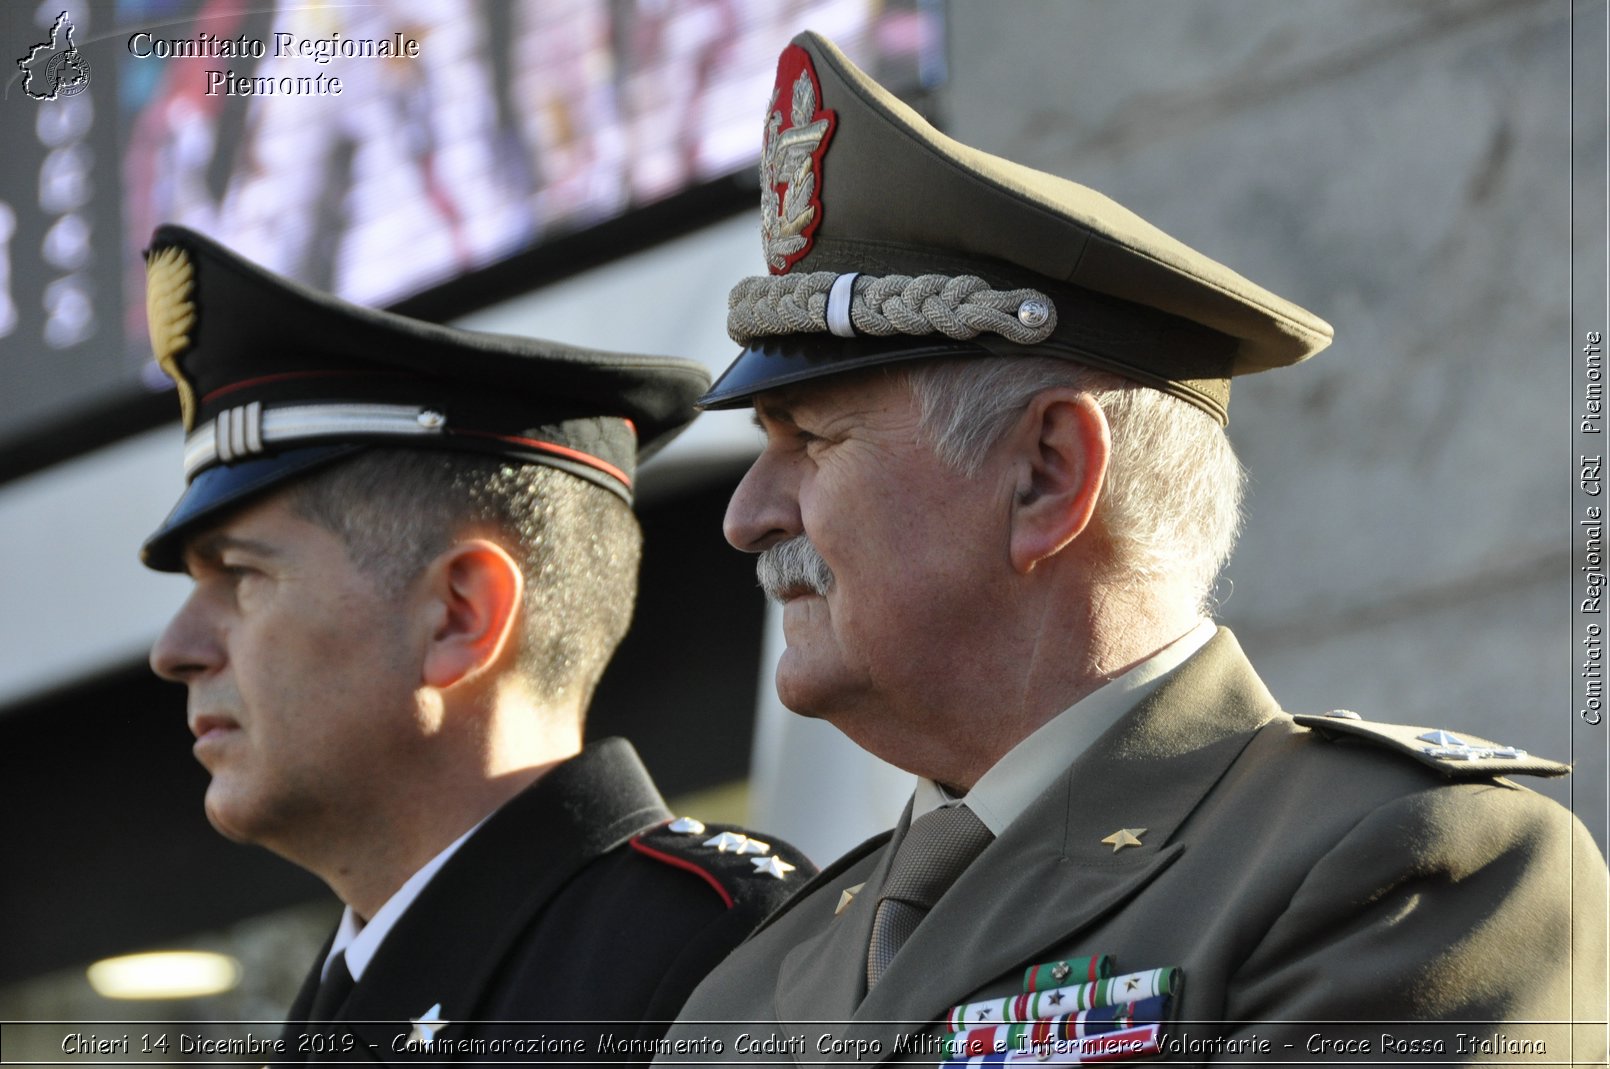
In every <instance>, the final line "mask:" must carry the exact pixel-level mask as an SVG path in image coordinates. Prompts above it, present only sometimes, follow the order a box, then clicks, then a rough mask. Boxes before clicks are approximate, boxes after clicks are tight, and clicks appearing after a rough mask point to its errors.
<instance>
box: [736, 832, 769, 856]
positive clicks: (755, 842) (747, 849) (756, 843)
mask: <svg viewBox="0 0 1610 1069" xmlns="http://www.w3.org/2000/svg"><path fill="white" fill-rule="evenodd" d="M737 852H738V853H740V854H769V853H771V843H763V842H761V841H760V840H759V839H751V838H749V837H747V836H745V837H744V841H743V842H741V843H739V844H738V851H737Z"/></svg>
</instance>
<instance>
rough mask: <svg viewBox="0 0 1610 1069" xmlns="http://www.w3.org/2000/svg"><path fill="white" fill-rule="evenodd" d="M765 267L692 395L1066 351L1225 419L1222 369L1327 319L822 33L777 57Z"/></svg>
mask: <svg viewBox="0 0 1610 1069" xmlns="http://www.w3.org/2000/svg"><path fill="white" fill-rule="evenodd" d="M760 176H761V244H762V247H763V250H764V253H765V257H766V263H767V268H768V270H769V271H770V274H769V275H764V276H759V277H754V278H747V279H744V280H742V281H741V282H740V283H739V284H738V285H737V286H736V287H735V288H734V289H733V291H732V293H731V295H730V296H729V299H728V316H727V331H728V333H729V334H730V335H731V336H732V338H733V340H734V341H736V342H738V343H739V344H740V345H743V346H744V350H743V352H741V353H740V354H739V355H738V358H737V360H736V361H735V362H734V363H733V364H732V366H731V367H729V368H728V369H727V370H726V371H725V372H724V373H723V374H722V376H721V377H720V378H719V379H718V380H717V381H716V384H715V386H714V387H713V388H712V389H711V390H710V392H709V393H707V394H705V395H704V397H702V398H700V400H699V403H700V405H702V406H703V407H705V408H731V407H735V406H738V405H742V404H746V403H748V402H749V401H750V400H751V399H752V398H753V397H754V395H755V394H757V393H761V392H763V391H766V390H771V389H777V388H779V387H783V386H788V385H792V384H796V383H800V382H806V381H810V380H812V379H817V378H821V377H823V376H827V375H834V374H839V373H842V372H845V371H850V370H856V369H860V368H866V367H873V366H877V365H880V364H890V363H895V362H899V361H909V360H918V359H932V358H935V357H943V356H975V355H982V354H991V355H997V356H999V355H1006V356H1010V355H1040V356H1053V357H1060V358H1063V359H1069V360H1074V361H1077V362H1079V363H1082V364H1087V365H1090V366H1093V367H1097V368H1101V369H1103V370H1107V371H1111V372H1114V373H1117V374H1119V375H1123V376H1125V377H1128V378H1131V379H1134V380H1137V381H1139V382H1143V383H1145V384H1147V385H1149V386H1153V387H1155V388H1157V389H1161V390H1165V391H1167V392H1169V393H1172V394H1174V395H1176V396H1178V397H1181V398H1183V399H1184V400H1186V401H1188V402H1190V403H1191V404H1193V405H1196V406H1197V407H1198V408H1201V409H1202V410H1204V411H1205V412H1207V413H1208V414H1210V415H1211V416H1213V418H1215V419H1217V420H1218V421H1219V422H1220V423H1225V422H1227V420H1228V415H1227V410H1226V406H1227V405H1228V404H1229V398H1230V379H1231V378H1232V377H1234V376H1236V375H1245V374H1250V373H1252V372H1256V371H1263V370H1265V369H1268V368H1273V367H1282V366H1285V365H1287V364H1295V363H1297V362H1299V361H1301V360H1305V359H1307V358H1308V357H1310V356H1312V355H1314V354H1315V353H1317V352H1319V351H1320V350H1321V349H1323V348H1325V346H1327V345H1329V344H1330V341H1331V328H1330V325H1329V324H1328V323H1326V322H1325V321H1324V320H1322V319H1320V318H1319V317H1317V316H1315V315H1313V314H1312V313H1311V312H1308V311H1306V310H1304V309H1302V308H1299V307H1298V306H1297V305H1295V304H1292V303H1291V302H1289V301H1286V300H1283V299H1282V298H1280V297H1277V296H1275V295H1274V294H1273V293H1270V292H1269V291H1267V290H1265V289H1263V288H1261V287H1259V286H1257V285H1255V284H1253V283H1252V282H1249V281H1248V280H1246V279H1245V278H1242V277H1241V276H1240V275H1238V274H1236V273H1235V272H1234V271H1231V270H1230V269H1229V268H1227V267H1225V266H1224V265H1223V264H1220V263H1217V262H1215V261H1213V260H1211V259H1209V258H1208V257H1206V256H1204V255H1202V254H1201V253H1199V252H1197V251H1196V250H1194V249H1192V248H1190V247H1188V246H1186V245H1184V244H1183V243H1181V242H1179V241H1176V240H1175V239H1174V238H1172V237H1170V236H1168V235H1167V234H1165V233H1163V231H1161V230H1159V229H1157V228H1156V227H1154V226H1152V225H1151V224H1150V223H1148V222H1146V221H1145V220H1144V219H1142V218H1140V217H1139V216H1138V215H1135V214H1134V213H1133V212H1131V211H1129V210H1128V209H1126V208H1124V207H1123V206H1122V205H1120V204H1117V203H1116V202H1114V201H1112V200H1109V199H1108V198H1106V197H1104V196H1102V195H1101V194H1100V193H1097V192H1096V191H1094V190H1092V189H1088V188H1086V187H1085V186H1081V185H1079V184H1077V183H1074V182H1070V181H1067V180H1066V179H1062V178H1058V177H1056V176H1054V175H1049V174H1045V173H1042V172H1040V171H1035V170H1031V169H1030V168H1028V167H1024V166H1021V165H1019V164H1016V163H1013V162H1011V161H1010V160H1004V159H1001V158H999V157H997V156H991V155H988V154H986V153H983V152H980V151H978V150H976V149H973V148H969V147H968V146H966V145H963V144H961V143H960V142H957V141H955V140H953V139H951V138H949V137H946V136H945V135H943V134H941V133H940V132H939V131H938V130H935V129H934V128H933V127H932V126H931V125H929V124H928V123H927V122H926V121H924V120H923V119H922V118H921V117H920V116H919V115H917V113H916V112H914V111H912V110H911V109H910V108H909V107H907V106H906V105H905V104H903V103H901V102H900V101H899V100H897V99H896V98H895V97H894V96H893V95H892V94H890V93H889V92H888V91H887V90H885V89H884V88H883V87H882V86H880V85H878V84H877V83H876V82H874V81H873V80H872V79H871V78H869V77H867V75H866V74H864V73H863V72H862V71H860V70H859V69H857V68H856V67H855V65H854V64H852V63H851V62H850V61H849V60H848V59H847V58H846V57H845V55H844V54H843V53H842V52H840V51H839V50H838V48H836V47H835V46H834V45H833V44H832V42H830V41H828V40H826V39H825V38H823V37H820V36H818V35H817V34H814V33H803V34H801V35H799V36H798V37H796V38H794V41H793V43H792V44H790V45H789V46H788V47H787V48H786V49H785V50H784V51H783V54H782V56H781V58H780V59H779V60H778V65H777V82H776V86H775V88H774V90H773V94H772V98H771V101H770V103H769V104H768V105H767V108H766V119H765V128H764V133H763V142H762V150H761V165H760Z"/></svg>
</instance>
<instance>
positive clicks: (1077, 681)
mask: <svg viewBox="0 0 1610 1069" xmlns="http://www.w3.org/2000/svg"><path fill="white" fill-rule="evenodd" d="M1018 604H1019V606H1020V608H1021V611H1020V612H1018V613H1017V614H1015V615H1014V616H1013V617H1012V619H1011V622H1010V624H1009V625H1005V626H1003V625H1001V624H999V623H998V622H995V621H992V622H991V623H990V625H989V626H988V628H983V627H981V628H980V629H979V632H978V634H977V635H975V636H973V637H974V638H975V639H976V644H975V645H974V648H973V649H972V650H969V651H966V652H962V651H957V653H956V655H955V657H953V658H952V659H951V660H950V662H949V663H951V664H952V665H953V666H954V668H955V671H953V672H951V673H949V674H945V675H944V676H943V678H942V679H940V680H936V683H938V684H941V685H936V686H934V687H931V688H926V689H925V690H924V692H923V693H922V694H920V695H917V696H916V697H917V698H918V700H917V701H916V702H915V703H912V707H911V708H910V709H908V710H902V711H900V712H897V713H887V712H881V711H880V712H878V713H877V714H875V715H867V714H863V715H859V716H857V717H856V718H855V722H856V726H857V728H858V730H857V731H856V732H854V733H852V738H854V739H855V741H856V742H857V743H859V744H860V745H862V747H863V748H865V749H868V750H870V751H871V752H872V753H874V754H877V755H878V756H879V757H882V758H883V759H884V760H886V761H889V762H890V763H891V764H894V765H897V766H898V767H900V768H903V769H905V770H907V771H910V772H913V773H916V774H917V775H921V776H926V777H927V778H929V779H932V780H934V781H935V782H938V783H943V784H946V785H947V786H948V787H950V788H952V789H955V790H957V791H958V792H965V791H967V790H971V789H972V786H973V784H975V783H977V782H978V779H979V777H981V776H982V775H983V774H984V773H985V772H987V771H989V769H990V768H992V767H993V766H994V765H995V764H996V763H997V762H998V761H1000V759H1001V758H1002V757H1004V756H1005V755H1006V754H1007V753H1008V752H1009V751H1010V750H1011V749H1012V748H1013V747H1015V746H1016V745H1017V744H1018V743H1020V742H1022V741H1023V740H1024V739H1026V738H1028V737H1029V736H1030V735H1032V734H1033V733H1034V732H1035V731H1037V730H1038V729H1039V728H1041V727H1042V726H1044V725H1045V724H1046V723H1047V722H1049V721H1050V720H1051V719H1052V718H1053V717H1055V716H1057V715H1058V714H1060V713H1062V712H1063V711H1064V710H1066V709H1068V708H1069V707H1071V706H1072V705H1074V704H1075V703H1076V702H1078V701H1080V700H1081V699H1083V698H1085V697H1087V696H1089V695H1090V694H1093V693H1094V692H1095V691H1097V690H1099V689H1100V688H1101V687H1102V686H1104V685H1106V684H1107V683H1108V682H1110V681H1111V680H1113V679H1115V678H1117V677H1118V676H1120V675H1122V674H1124V673H1125V672H1127V671H1129V670H1130V669H1131V668H1133V667H1135V666H1136V665H1138V664H1140V663H1141V662H1143V661H1145V660H1147V659H1148V658H1150V657H1151V656H1153V655H1154V654H1156V653H1157V652H1158V651H1160V650H1162V649H1163V648H1165V647H1166V646H1168V645H1169V644H1171V643H1173V642H1174V641H1175V640H1176V639H1178V638H1180V637H1181V636H1183V635H1184V634H1186V633H1187V632H1188V631H1190V630H1191V628H1193V627H1194V626H1196V624H1197V622H1198V621H1199V620H1200V617H1199V616H1198V615H1197V613H1196V612H1195V610H1194V609H1192V608H1190V607H1189V606H1190V605H1191V602H1190V601H1189V600H1188V599H1179V598H1174V599H1169V598H1165V597H1160V596H1158V592H1156V591H1148V592H1146V593H1145V594H1142V595H1139V596H1137V595H1134V594H1130V595H1127V596H1126V595H1125V594H1123V593H1121V592H1119V591H1117V590H1113V589H1086V590H1084V591H1082V592H1081V593H1080V594H1079V595H1078V596H1077V597H1058V598H1041V599H1039V600H1036V599H1035V598H1034V597H1029V598H1024V599H1020V601H1019V602H1018ZM1068 606H1078V607H1079V609H1078V611H1077V612H1074V611H1069V609H1068ZM914 723H922V724H923V725H924V730H922V731H913V730H911V729H910V725H912V724H914Z"/></svg>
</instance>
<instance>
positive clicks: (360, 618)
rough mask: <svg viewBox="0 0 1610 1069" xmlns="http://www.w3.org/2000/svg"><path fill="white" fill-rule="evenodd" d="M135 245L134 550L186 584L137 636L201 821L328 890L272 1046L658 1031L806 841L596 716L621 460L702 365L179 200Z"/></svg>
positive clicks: (504, 1041)
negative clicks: (147, 447) (644, 752)
mask: <svg viewBox="0 0 1610 1069" xmlns="http://www.w3.org/2000/svg"><path fill="white" fill-rule="evenodd" d="M148 273H149V321H150V330H151V338H152V345H153V348H154V349H155V353H156V357H157V359H158V361H159V363H160V364H161V366H162V367H163V368H164V370H166V371H167V372H168V374H169V375H171V376H172V377H173V379H174V381H175V382H176V383H177V385H178V391H179V399H180V402H181V406H182V409H183V416H184V425H185V431H186V435H187V436H186V440H185V474H186V477H187V480H188V485H187V488H186V490H185V492H184V495H183V496H182V497H181V498H180V500H179V503H178V504H177V506H175V508H174V509H173V511H172V513H171V514H170V515H169V516H168V518H167V519H166V520H165V521H164V522H163V524H162V526H161V527H160V528H159V529H158V530H157V532H156V533H155V534H153V535H152V536H151V538H150V539H149V540H148V541H147V542H146V544H145V547H144V559H145V562H146V563H147V564H148V565H150V566H151V567H153V568H156V569H160V570H164V571H181V570H182V571H184V572H187V573H188V574H189V576H190V578H191V580H192V584H193V586H192V590H191V593H190V597H189V599H188V600H187V601H186V602H185V603H184V605H183V607H182V608H181V609H180V610H179V612H178V614H177V615H176V616H175V617H174V618H173V621H172V622H171V623H170V624H169V625H168V627H167V629H166V631H165V632H164V633H163V635H162V636H161V638H160V639H158V641H157V643H156V646H155V648H154V649H153V650H152V652H151V664H152V666H153V667H154V668H155V670H156V671H157V673H158V674H159V675H161V676H163V677H164V678H166V679H170V680H174V681H177V682H181V683H184V684H185V685H186V686H187V687H188V688H189V722H190V728H191V730H192V731H193V732H194V733H195V736H196V743H195V754H196V758H197V759H198V760H199V761H200V762H201V763H202V764H203V765H204V766H205V767H206V768H207V770H208V772H209V773H211V776H212V779H211V783H210V785H209V787H208V789H207V795H206V811H207V816H208V818H209V819H210V820H211V822H212V823H213V825H214V826H215V827H216V828H217V829H218V830H219V831H220V832H222V833H223V834H225V835H227V836H228V837H230V838H232V839H236V840H240V841H243V842H252V843H257V844H260V845H262V846H266V847H268V848H269V849H270V850H273V851H275V852H276V853H278V854H281V855H282V856H284V857H286V858H288V859H289V860H291V861H293V862H295V863H296V864H298V865H301V866H302V867H303V868H306V869H308V870H309V871H311V872H313V873H314V874H316V875H318V876H319V877H321V878H322V879H324V881H325V882H326V883H328V884H329V885H330V887H331V889H332V890H334V891H335V893H336V894H337V895H338V896H339V897H340V898H341V900H342V901H343V902H344V903H346V911H345V914H344V916H343V918H342V920H341V923H340V927H339V928H338V929H337V930H336V932H335V933H334V935H333V937H332V940H331V942H330V944H329V946H328V947H327V948H326V950H325V952H324V953H323V954H322V955H321V956H320V958H319V960H318V962H317V963H316V964H315V966H314V968H313V970H312V972H311V974H310V975H309V977H308V980H307V983H306V984H305V986H304V988H303V990H302V993H301V995H300V996H299V997H298V998H297V1000H296V1004H295V1006H294V1008H293V1009H292V1011H291V1015H290V1020H291V1023H290V1024H289V1025H288V1026H287V1028H286V1032H285V1035H284V1037H283V1039H284V1041H285V1042H286V1044H287V1049H286V1050H285V1051H284V1052H283V1057H282V1058H279V1059H277V1060H284V1061H300V1060H312V1061H321V1060H330V1061H351V1060H353V1059H359V1060H363V1059H375V1058H378V1059H379V1060H381V1061H391V1060H394V1059H408V1058H412V1057H418V1058H425V1059H430V1060H433V1061H434V1060H447V1061H453V1060H458V1059H459V1058H461V1057H473V1058H481V1057H493V1058H497V1057H508V1056H512V1054H513V1053H515V1052H517V1053H518V1054H519V1056H520V1060H523V1061H529V1060H561V1061H576V1060H598V1061H605V1062H609V1061H615V1062H624V1061H632V1060H646V1058H647V1054H648V1052H649V1051H650V1049H651V1045H652V1041H653V1040H655V1039H656V1038H658V1037H659V1035H660V1033H661V1032H663V1031H664V1028H665V1023H666V1022H668V1021H669V1019H670V1018H671V1017H672V1016H673V1015H674V1014H675V1012H676V1010H677V1008H678V1007H679V1006H680V1005H681V1004H682V1001H683V999H684V998H686V996H687V994H688V992H689V991H690V990H691V989H692V987H693V985H694V983H696V982H697V980H698V979H699V978H700V977H702V976H703V975H704V973H705V972H706V971H707V970H708V969H709V968H710V967H711V966H712V965H713V964H714V963H715V962H717V961H719V960H720V959H721V958H722V956H723V955H724V954H726V952H727V951H728V950H729V949H731V947H732V946H734V945H735V944H736V943H737V942H738V941H739V940H740V939H742V938H743V937H744V936H745V935H746V934H747V933H748V932H749V931H750V930H751V929H752V928H753V927H754V926H755V925H756V924H757V923H758V922H759V920H760V919H761V918H762V917H763V916H765V914H766V913H767V912H769V911H770V909H771V908H772V907H773V906H775V905H776V904H778V903H779V902H780V901H781V900H782V899H783V898H784V897H786V895H787V893H788V891H789V890H790V889H791V888H792V887H793V886H794V884H796V883H798V882H801V881H802V877H803V876H804V875H805V874H806V869H807V862H805V861H804V860H803V859H801V858H800V857H799V856H798V855H797V854H795V853H793V852H792V851H791V850H790V849H789V848H786V847H785V846H783V845H781V844H778V845H777V846H776V847H775V848H774V847H773V846H772V844H770V843H768V842H766V841H765V840H763V839H759V838H752V837H749V836H747V835H745V834H744V833H743V832H741V831H739V830H738V829H733V828H708V829H707V828H705V827H704V826H703V825H702V824H700V823H699V822H698V821H695V820H690V819H682V820H677V821H674V822H673V821H672V820H671V814H670V813H668V812H667V811H666V808H665V804H664V802H662V801H661V799H660V796H659V794H658V792H657V791H656V790H655V788H654V785H653V783H652V782H651V781H650V779H649V778H648V775H647V773H646V772H645V770H644V768H643V766H642V764H641V763H640V762H639V760H638V758H637V756H636V754H635V753H634V752H633V750H632V748H631V747H630V745H628V744H627V743H625V742H624V741H622V740H619V739H610V740H606V741H603V742H600V743H596V744H593V745H589V746H586V747H583V745H582V741H581V736H582V720H583V717H584V715H585V712H586V709H587V703H588V699H589V697H590V695H591V693H592V691H593V688H594V685H595V684H596V683H597V682H598V679H599V676H600V675H601V674H602V672H603V670H604V667H605V664H606V663H607V662H608V660H609V657H610V654H611V653H612V652H613V650H614V648H615V646H616V644H617V643H618V642H619V641H620V639H621V636H622V635H623V633H624V632H625V630H626V627H627V624H628V621H629V619H630V616H631V611H632V603H633V599H634V596H635V590H636V573H637V561H638V555H639V545H640V533H639V530H638V526H637V522H636V520H635V518H634V517H633V515H632V511H631V507H630V501H631V496H632V483H633V471H634V468H635V465H636V463H637V461H638V460H639V459H640V458H642V457H645V456H647V455H649V454H651V453H652V452H653V451H655V450H656V449H659V448H660V447H661V446H663V445H664V444H665V443H666V442H668V441H669V440H670V439H671V438H673V437H674V436H675V435H676V434H677V433H678V432H679V431H680V430H681V429H682V428H683V427H684V426H686V425H687V423H688V421H689V420H690V419H691V418H692V417H693V414H694V413H693V408H692V401H693V399H694V397H695V396H697V394H698V393H699V391H700V390H702V389H704V388H705V387H706V386H707V385H708V381H709V380H708V377H707V376H706V375H705V373H704V371H703V370H702V369H701V368H699V367H698V366H697V365H695V364H692V363H689V362H685V361H677V360H668V359H660V358H654V357H639V356H629V355H624V354H613V353H602V352H594V351H589V350H585V349H578V348H574V347H570V346H562V345H556V344H553V343H548V342H542V341H537V340H531V339H521V338H508V337H500V336H493V335H485V334H474V333H469V332H465V331H457V330H451V329H447V328H443V327H439V326H434V325H431V324H427V323H420V322H415V321H412V320H408V319H404V318H402V317H399V316H395V315H388V314H385V313H381V312H376V311H371V310H369V309H365V308H358V307H355V306H352V305H349V304H346V303H344V302H341V301H337V300H335V299H333V298H330V297H328V296H326V295H324V294H320V293H315V292H313V291H311V290H308V289H305V288H303V287H300V286H297V285H295V284H293V283H290V282H288V281H286V280H284V279H281V278H277V277H275V276H273V275H271V274H269V273H268V272H265V271H263V270H261V269H259V268H257V267H255V266H254V265H252V264H249V263H247V262H245V261H244V260H242V259H240V258H239V257H237V256H235V255H233V254H232V253H230V252H229V251H228V250H226V249H223V248H221V247H219V246H218V245H216V244H214V243H213V242H211V241H209V240H207V239H205V238H203V237H201V236H200V235H197V234H194V233H191V232H189V231H186V230H182V229H179V228H176V227H165V228H162V229H160V230H158V231H157V233H156V235H155V237H154V239H153V241H152V246H151V249H150V252H149V253H148ZM498 1019H514V1020H523V1021H527V1022H532V1021H539V1022H564V1021H569V1020H586V1021H590V1022H595V1023H592V1024H589V1025H587V1026H586V1027H585V1028H584V1029H580V1030H577V1031H565V1030H563V1028H562V1026H561V1025H554V1024H546V1025H542V1026H541V1027H540V1029H538V1028H534V1027H527V1028H523V1029H522V1028H516V1027H512V1026H510V1027H503V1028H502V1029H501V1030H500V1028H499V1026H497V1025H495V1024H494V1023H493V1022H495V1021H496V1020H498ZM330 1020H333V1021H336V1022H339V1023H338V1024H336V1025H334V1026H325V1027H320V1026H317V1024H315V1025H314V1026H311V1027H304V1026H303V1023H304V1022H321V1021H330ZM578 1044H579V1045H578Z"/></svg>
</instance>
